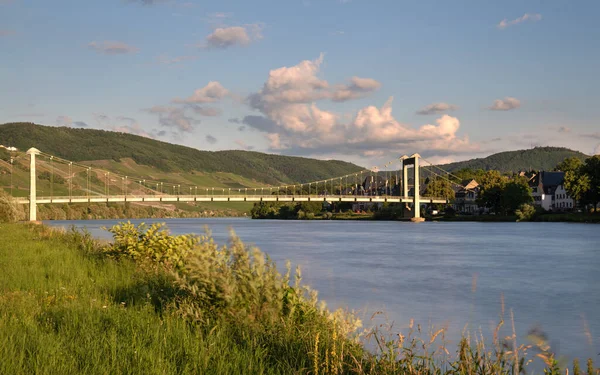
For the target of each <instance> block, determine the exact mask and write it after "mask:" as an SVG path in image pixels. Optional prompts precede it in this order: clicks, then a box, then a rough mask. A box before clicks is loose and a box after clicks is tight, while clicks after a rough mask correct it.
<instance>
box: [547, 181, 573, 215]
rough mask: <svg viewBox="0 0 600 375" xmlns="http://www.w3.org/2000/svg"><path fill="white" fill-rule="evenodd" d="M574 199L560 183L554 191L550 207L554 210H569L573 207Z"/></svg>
mask: <svg viewBox="0 0 600 375" xmlns="http://www.w3.org/2000/svg"><path fill="white" fill-rule="evenodd" d="M574 205H575V200H574V199H573V198H571V197H570V196H569V194H568V193H567V191H566V190H565V186H564V185H563V184H562V183H561V184H560V185H558V187H557V188H556V190H555V191H554V200H553V201H552V209H553V210H556V211H569V210H572V209H573V208H574Z"/></svg>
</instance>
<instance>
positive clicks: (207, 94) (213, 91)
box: [173, 81, 229, 103]
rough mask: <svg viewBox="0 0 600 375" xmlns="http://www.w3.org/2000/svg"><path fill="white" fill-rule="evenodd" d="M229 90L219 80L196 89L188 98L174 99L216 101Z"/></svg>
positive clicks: (200, 101)
mask: <svg viewBox="0 0 600 375" xmlns="http://www.w3.org/2000/svg"><path fill="white" fill-rule="evenodd" d="M228 93H229V91H228V90H227V89H226V88H225V87H223V86H222V85H221V84H220V83H219V82H216V81H211V82H209V83H208V84H207V85H206V86H204V87H203V88H201V89H198V90H196V91H194V93H193V94H192V96H190V97H188V98H187V99H179V98H177V99H174V100H173V102H174V103H214V102H217V101H219V100H221V99H223V98H224V97H225V96H226V95H227V94H228Z"/></svg>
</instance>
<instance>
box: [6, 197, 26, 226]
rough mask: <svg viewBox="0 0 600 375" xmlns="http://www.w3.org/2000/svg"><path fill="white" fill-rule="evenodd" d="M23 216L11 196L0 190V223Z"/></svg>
mask: <svg viewBox="0 0 600 375" xmlns="http://www.w3.org/2000/svg"><path fill="white" fill-rule="evenodd" d="M23 216H24V215H23V213H22V211H21V210H19V207H17V204H16V203H15V202H14V201H13V199H12V197H11V196H10V195H8V194H6V193H5V192H4V191H1V190H0V223H14V222H15V221H18V220H22V219H24V217H23Z"/></svg>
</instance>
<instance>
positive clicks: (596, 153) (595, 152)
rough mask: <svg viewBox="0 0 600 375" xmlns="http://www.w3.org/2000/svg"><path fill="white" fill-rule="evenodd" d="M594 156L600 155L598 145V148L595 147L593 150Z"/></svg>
mask: <svg viewBox="0 0 600 375" xmlns="http://www.w3.org/2000/svg"><path fill="white" fill-rule="evenodd" d="M594 155H600V143H599V144H598V146H596V148H595V149H594Z"/></svg>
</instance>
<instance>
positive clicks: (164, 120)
mask: <svg viewBox="0 0 600 375" xmlns="http://www.w3.org/2000/svg"><path fill="white" fill-rule="evenodd" d="M146 111H147V112H148V113H152V114H155V115H157V116H158V123H159V124H160V125H162V126H164V127H168V128H174V129H176V130H178V131H182V132H191V131H192V130H193V129H194V125H197V124H199V123H200V121H199V120H196V119H195V118H193V117H191V116H189V115H187V114H186V108H185V107H184V108H180V107H172V106H154V107H152V108H149V109H147V110H146Z"/></svg>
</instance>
